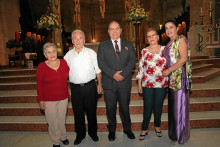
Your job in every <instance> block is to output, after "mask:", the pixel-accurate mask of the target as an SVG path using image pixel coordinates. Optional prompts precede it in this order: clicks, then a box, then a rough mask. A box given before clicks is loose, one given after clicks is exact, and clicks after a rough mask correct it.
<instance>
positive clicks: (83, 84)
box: [72, 80, 95, 87]
mask: <svg viewBox="0 0 220 147" xmlns="http://www.w3.org/2000/svg"><path fill="white" fill-rule="evenodd" d="M93 82H95V80H91V81H89V82H87V83H81V84H74V83H72V84H73V85H74V86H80V87H82V86H85V85H88V84H91V83H93Z"/></svg>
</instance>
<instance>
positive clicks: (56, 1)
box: [52, 0, 63, 56]
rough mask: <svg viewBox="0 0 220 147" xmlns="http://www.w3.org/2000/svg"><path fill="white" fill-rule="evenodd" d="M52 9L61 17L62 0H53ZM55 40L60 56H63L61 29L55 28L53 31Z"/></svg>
mask: <svg viewBox="0 0 220 147" xmlns="http://www.w3.org/2000/svg"><path fill="white" fill-rule="evenodd" d="M52 10H53V13H56V14H58V15H59V16H60V18H61V14H60V0H53V1H52ZM53 40H54V43H55V44H56V46H57V50H58V56H62V55H63V45H62V33H61V29H55V30H54V31H53Z"/></svg>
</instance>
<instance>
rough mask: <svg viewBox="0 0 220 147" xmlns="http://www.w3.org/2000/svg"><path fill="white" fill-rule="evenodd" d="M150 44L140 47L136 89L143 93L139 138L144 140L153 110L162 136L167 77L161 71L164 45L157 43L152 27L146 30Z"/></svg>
mask: <svg viewBox="0 0 220 147" xmlns="http://www.w3.org/2000/svg"><path fill="white" fill-rule="evenodd" d="M147 40H148V42H149V44H150V46H148V47H146V48H144V49H142V51H141V57H140V60H139V68H138V75H137V76H136V78H137V79H138V91H139V93H143V99H144V114H143V118H144V120H143V122H142V131H141V134H140V136H139V140H144V137H145V136H146V135H147V134H148V125H149V122H150V118H151V114H152V111H154V127H155V132H156V135H157V136H158V137H162V132H161V129H160V125H161V115H162V108H163V101H164V98H165V95H166V92H167V86H168V78H167V77H164V76H163V74H162V72H163V71H164V70H165V69H166V59H165V58H164V56H163V54H162V51H163V50H164V46H161V45H159V44H158V41H159V36H158V34H157V31H156V30H155V29H154V28H150V29H149V30H148V31H147Z"/></svg>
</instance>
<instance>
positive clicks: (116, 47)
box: [115, 40, 119, 60]
mask: <svg viewBox="0 0 220 147" xmlns="http://www.w3.org/2000/svg"><path fill="white" fill-rule="evenodd" d="M117 42H118V41H117V40H115V53H116V56H117V59H118V60H119V47H118V44H117Z"/></svg>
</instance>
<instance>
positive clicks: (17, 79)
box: [0, 75, 138, 85]
mask: <svg viewBox="0 0 220 147" xmlns="http://www.w3.org/2000/svg"><path fill="white" fill-rule="evenodd" d="M36 81H37V77H36V75H19V76H1V77H0V84H3V85H7V84H10V85H11V84H13V83H15V84H18V83H22V84H24V83H26V82H27V83H36ZM67 82H68V83H69V81H67ZM137 83H138V81H137V79H136V78H133V79H132V85H137Z"/></svg>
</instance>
